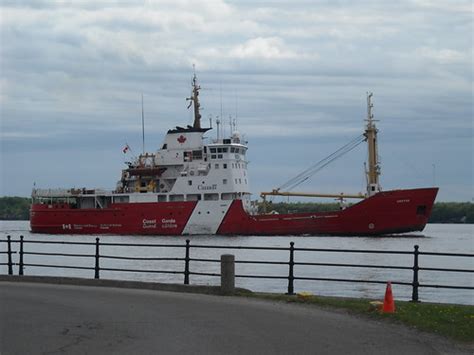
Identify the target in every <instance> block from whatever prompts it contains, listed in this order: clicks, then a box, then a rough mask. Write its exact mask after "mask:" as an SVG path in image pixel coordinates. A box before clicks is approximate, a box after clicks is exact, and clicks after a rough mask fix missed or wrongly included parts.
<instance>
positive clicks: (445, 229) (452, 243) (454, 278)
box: [0, 221, 474, 304]
mask: <svg viewBox="0 0 474 355" xmlns="http://www.w3.org/2000/svg"><path fill="white" fill-rule="evenodd" d="M7 235H11V236H12V238H14V239H18V237H19V236H20V235H23V236H24V237H25V240H55V241H78V242H79V241H81V242H82V241H88V242H93V241H95V238H96V236H92V235H85V236H78V235H61V236H57V235H46V234H32V233H30V232H29V222H28V221H0V239H3V240H4V239H5V237H6V236H7ZM100 238H101V242H111V243H136V244H149V243H156V244H182V245H184V243H185V240H186V239H190V240H191V245H220V246H252V247H255V246H264V247H270V246H271V247H288V246H289V243H290V242H291V241H293V242H294V243H295V247H300V248H331V249H354V250H360V249H365V250H397V251H413V248H414V245H415V244H416V245H419V246H420V251H424V252H446V253H470V254H473V253H474V225H472V224H428V225H427V226H426V228H425V230H424V231H423V232H420V233H411V234H404V235H397V236H387V237H335V236H332V237H324V236H317V237H316V236H315V237H313V236H304V237H296V236H284V237H280V236H278V237H262V236H231V237H229V236H191V237H170V236H114V235H107V236H101V237H100ZM14 247H15V248H17V246H16V245H15V246H14ZM5 250H6V243H1V244H0V251H5ZM94 250H95V249H94V246H89V245H85V246H83V245H50V244H25V252H26V251H29V252H32V251H37V252H39V251H42V252H57V253H83V254H90V255H93V254H94ZM100 253H101V255H116V256H142V257H177V258H183V257H184V248H153V247H147V248H143V247H141V248H137V247H117V246H103V247H101V252H100ZM221 254H234V255H235V258H236V261H238V260H271V261H286V262H287V261H288V254H289V253H288V251H262V250H227V249H199V248H195V249H193V248H191V258H202V259H219V258H220V255H221ZM14 257H15V261H16V260H17V258H18V256H17V255H15V256H14ZM5 260H6V256H5V255H3V254H0V262H5ZM295 261H296V262H321V263H327V262H329V263H346V264H370V265H397V266H410V267H411V266H413V255H389V254H361V253H327V252H326V253H324V252H302V251H297V252H295ZM24 262H25V263H30V264H34V263H41V264H51V265H74V266H88V267H89V266H90V267H93V266H94V258H65V257H53V256H50V257H45V256H37V255H25V261H24ZM183 265H184V263H183V262H182V261H133V260H116V259H101V267H108V268H124V269H139V270H179V271H182V270H183V269H184V266H183ZM419 265H420V267H437V268H452V269H453V268H456V269H470V270H473V269H474V258H472V257H464V258H461V257H456V258H454V257H445V256H426V255H420V259H419ZM190 270H191V272H205V273H219V272H220V265H219V263H205V262H197V261H192V262H191V264H190ZM6 272H7V269H6V266H1V267H0V273H6ZM14 272H15V273H16V272H17V268H16V267H15V271H14ZM24 273H25V275H47V276H75V277H87V278H92V277H93V270H74V269H56V268H44V267H32V266H26V267H25V269H24ZM236 274H237V275H274V276H277V275H279V276H286V275H288V265H259V264H236ZM412 275H413V274H412V271H411V270H391V269H372V268H357V267H350V268H349V267H327V266H302V265H297V266H295V276H299V277H317V278H343V279H356V280H380V281H400V282H411V281H412V277H413V276H412ZM100 276H101V278H104V279H123V280H139V281H156V282H169V283H182V282H183V275H170V274H152V273H134V272H115V271H101V275H100ZM219 282H220V279H219V278H218V277H209V276H201V275H191V277H190V283H191V284H201V285H218V284H219ZM419 282H420V284H440V285H458V286H459V285H463V286H466V285H467V286H470V287H473V286H474V274H473V273H465V272H463V273H462V272H437V271H420V274H419ZM236 286H237V287H244V288H248V289H250V290H252V291H262V292H275V293H285V292H286V291H287V280H279V279H269V280H266V279H251V278H237V279H236ZM392 289H393V293H394V297H395V299H399V300H409V299H411V292H412V289H411V287H410V286H403V285H393V287H392ZM302 291H307V292H311V293H313V294H315V295H325V296H347V297H364V298H371V299H381V298H383V295H384V292H385V286H384V285H381V284H365V283H345V282H329V281H305V280H296V281H295V292H302ZM419 298H420V300H421V301H424V302H446V303H460V304H474V291H473V290H452V289H439V288H420V289H419Z"/></svg>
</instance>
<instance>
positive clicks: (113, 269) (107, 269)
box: [100, 267, 184, 274]
mask: <svg viewBox="0 0 474 355" xmlns="http://www.w3.org/2000/svg"><path fill="white" fill-rule="evenodd" d="M100 271H125V272H137V273H150V274H184V272H182V271H173V270H169V271H167V270H137V269H117V268H110V267H108V268H105V267H101V268H100Z"/></svg>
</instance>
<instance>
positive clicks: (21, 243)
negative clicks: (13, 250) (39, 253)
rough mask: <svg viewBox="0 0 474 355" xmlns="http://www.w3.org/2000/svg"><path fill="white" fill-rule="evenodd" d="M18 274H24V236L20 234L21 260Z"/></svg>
mask: <svg viewBox="0 0 474 355" xmlns="http://www.w3.org/2000/svg"><path fill="white" fill-rule="evenodd" d="M18 275H23V236H22V235H20V262H19V263H18Z"/></svg>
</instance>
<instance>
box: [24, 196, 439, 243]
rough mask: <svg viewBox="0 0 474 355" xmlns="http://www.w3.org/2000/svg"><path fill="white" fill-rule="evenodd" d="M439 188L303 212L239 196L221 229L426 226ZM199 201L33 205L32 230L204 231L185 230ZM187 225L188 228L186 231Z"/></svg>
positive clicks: (326, 230)
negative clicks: (256, 209)
mask: <svg viewBox="0 0 474 355" xmlns="http://www.w3.org/2000/svg"><path fill="white" fill-rule="evenodd" d="M437 192H438V189H437V188H424V189H410V190H392V191H384V192H379V193H377V194H375V195H373V196H371V197H369V198H367V199H365V200H363V201H361V202H359V203H357V204H355V205H352V206H350V207H348V208H346V209H344V210H339V211H333V212H315V213H297V214H265V215H249V214H248V213H247V212H245V210H244V209H243V207H242V201H241V200H235V201H233V202H232V203H231V204H230V207H229V208H228V210H227V212H226V213H225V216H224V217H223V218H222V220H221V222H220V223H219V225H218V228H217V231H216V234H220V235H303V234H308V235H350V236H352V235H354V236H357V235H383V234H392V233H404V232H412V231H421V230H423V229H424V227H425V225H426V223H427V222H428V218H429V216H430V214H431V209H432V207H433V203H434V200H435V198H436V195H437ZM197 204H198V202H196V201H188V202H153V203H116V204H111V205H110V206H109V207H107V208H104V209H74V208H72V207H71V206H69V205H67V204H53V205H47V204H33V205H32V206H31V218H30V225H31V231H32V232H35V233H48V234H128V235H130V234H137V235H143V234H149V235H182V234H202V233H199V231H197V232H196V233H193V231H192V230H191V232H189V228H188V229H185V227H186V225H187V223H188V222H189V221H190V219H191V215H192V214H193V211H194V210H195V209H196V206H197ZM213 213H218V212H217V211H216V212H213ZM185 230H187V231H188V232H186V233H184V231H185Z"/></svg>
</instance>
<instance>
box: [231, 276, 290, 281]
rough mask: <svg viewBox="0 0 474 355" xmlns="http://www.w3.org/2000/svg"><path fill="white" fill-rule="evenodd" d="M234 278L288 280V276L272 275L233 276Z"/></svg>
mask: <svg viewBox="0 0 474 355" xmlns="http://www.w3.org/2000/svg"><path fill="white" fill-rule="evenodd" d="M235 277H241V278H248V279H279V280H288V276H274V275H235Z"/></svg>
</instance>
